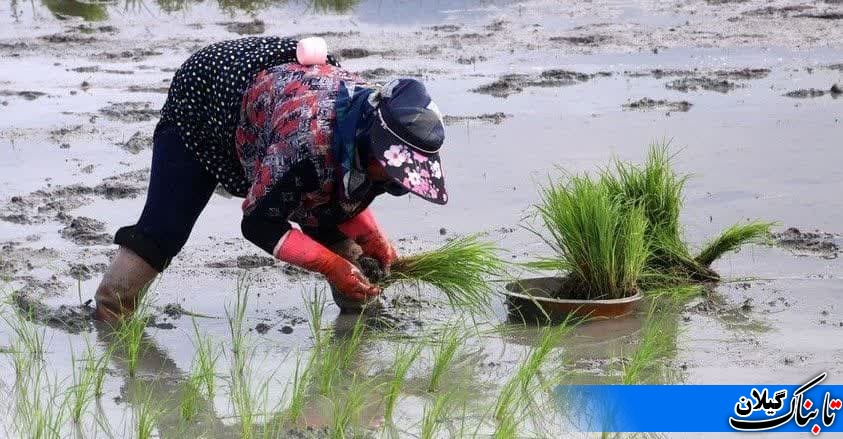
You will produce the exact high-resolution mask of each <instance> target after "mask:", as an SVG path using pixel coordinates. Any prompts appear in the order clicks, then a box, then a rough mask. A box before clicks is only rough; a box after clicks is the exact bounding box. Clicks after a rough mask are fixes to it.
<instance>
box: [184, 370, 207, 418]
mask: <svg viewBox="0 0 843 439" xmlns="http://www.w3.org/2000/svg"><path fill="white" fill-rule="evenodd" d="M200 392H201V391H200V383H199V382H198V381H197V380H196V379H195V377H190V378H188V379H187V380H185V381H184V382H183V383H182V384H181V401H180V402H179V413H180V414H181V418H182V419H183V420H185V421H190V420H192V419H193V418H195V417H196V415H197V414H199V402H200V401H201V398H202V397H201V395H200Z"/></svg>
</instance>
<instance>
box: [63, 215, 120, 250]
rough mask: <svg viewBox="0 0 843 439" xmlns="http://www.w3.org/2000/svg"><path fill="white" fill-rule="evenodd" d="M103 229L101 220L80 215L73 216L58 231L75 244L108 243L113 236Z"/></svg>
mask: <svg viewBox="0 0 843 439" xmlns="http://www.w3.org/2000/svg"><path fill="white" fill-rule="evenodd" d="M104 231H105V223H103V222H102V221H99V220H95V219H93V218H88V217H84V216H80V217H76V218H73V219H72V220H71V221H70V224H68V225H67V226H65V227H64V228H63V229H61V231H60V232H59V233H60V234H61V236H62V238H64V239H67V240H68V241H71V242H73V243H74V244H76V245H109V244H111V242H112V241H113V240H114V237H113V236H111V235H110V234H108V233H105V232H104Z"/></svg>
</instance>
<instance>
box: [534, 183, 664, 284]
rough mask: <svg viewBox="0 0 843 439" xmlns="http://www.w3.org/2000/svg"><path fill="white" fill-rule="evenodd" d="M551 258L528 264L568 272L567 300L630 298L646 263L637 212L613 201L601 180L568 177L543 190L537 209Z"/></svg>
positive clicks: (641, 214) (644, 225)
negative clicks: (547, 233)
mask: <svg viewBox="0 0 843 439" xmlns="http://www.w3.org/2000/svg"><path fill="white" fill-rule="evenodd" d="M536 208H537V210H538V213H539V216H540V217H541V219H542V221H543V222H544V226H545V229H546V230H547V231H548V232H549V233H550V238H549V239H548V238H544V237H543V235H541V234H540V233H537V234H538V235H539V236H540V237H542V239H544V241H545V242H546V243H547V244H548V245H549V246H550V247H551V248H552V249H553V250H554V252H555V255H554V256H552V257H548V258H543V259H540V260H538V261H535V262H532V263H530V264H528V265H529V266H531V267H533V268H539V269H554V270H559V271H563V272H568V273H569V274H568V278H567V281H568V282H567V283H566V285H567V286H568V288H569V289H570V292H571V295H570V296H569V298H576V299H618V298H622V297H628V296H631V295H634V294H635V293H636V291H637V286H638V280H639V278H640V276H641V274H642V272H643V270H644V265H645V263H646V261H647V259H648V257H649V254H650V253H649V247H648V245H647V240H646V236H645V231H646V228H647V220H646V217H645V216H644V212H643V210H642V209H641V208H639V207H635V206H629V205H626V204H624V203H622V202H619V201H618V200H617V197H613V196H612V193H611V191H610V190H609V189H608V187H607V185H606V184H604V182H603V180H593V179H591V178H589V177H587V176H571V177H570V178H568V179H567V181H565V182H551V183H550V184H548V185H547V186H545V187H543V188H542V189H541V202H540V204H539V205H538V206H536Z"/></svg>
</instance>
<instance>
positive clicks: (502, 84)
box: [471, 69, 595, 98]
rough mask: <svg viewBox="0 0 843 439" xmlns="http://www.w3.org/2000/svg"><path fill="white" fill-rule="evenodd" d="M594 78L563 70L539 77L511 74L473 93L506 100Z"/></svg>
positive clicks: (544, 73) (556, 70)
mask: <svg viewBox="0 0 843 439" xmlns="http://www.w3.org/2000/svg"><path fill="white" fill-rule="evenodd" d="M594 76H595V75H590V74H586V73H580V72H573V71H570V70H562V69H551V70H545V71H543V72H542V73H541V74H539V75H524V74H518V73H511V74H508V75H504V76H501V77H500V78H498V80H496V81H494V82H492V83H489V84H486V85H481V86H480V87H477V88H474V89H472V90H471V91H472V92H474V93H481V94H488V95H492V96H495V97H499V98H506V97H508V96H510V95H513V94H517V93H521V92H522V91H524V89H525V88H527V87H563V86H567V85H574V84H578V83H583V82H586V81H588V80H590V79H592V78H594Z"/></svg>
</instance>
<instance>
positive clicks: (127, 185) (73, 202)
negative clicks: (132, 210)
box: [0, 169, 149, 224]
mask: <svg viewBox="0 0 843 439" xmlns="http://www.w3.org/2000/svg"><path fill="white" fill-rule="evenodd" d="M148 176H149V170H148V169H141V170H138V171H131V172H126V173H123V174H118V175H115V176H112V177H108V178H105V179H103V181H102V182H101V183H100V184H98V185H96V186H93V187H91V186H85V185H83V184H73V185H68V186H56V187H54V188H50V189H39V190H37V191H34V192H31V193H29V194H28V195H16V196H13V197H11V198H10V199H9V201H8V202H7V203H6V205H5V206H3V207H2V208H0V220H2V221H6V222H11V223H16V224H39V223H43V222H45V221H47V220H48V219H52V220H55V221H59V222H62V223H66V224H69V223H70V222H71V221H72V219H73V218H72V217H70V216H69V215H68V214H67V212H69V211H71V210H74V209H77V208H79V207H82V206H84V205H86V204H89V203H90V202H91V201H92V200H91V199H90V198H89V197H90V196H99V197H102V198H105V199H107V200H117V199H124V198H134V197H136V196H138V195H139V194H141V193H142V192H144V191H145V190H146V180H147V179H148Z"/></svg>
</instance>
